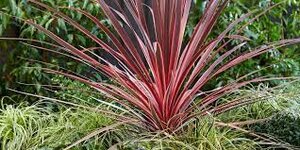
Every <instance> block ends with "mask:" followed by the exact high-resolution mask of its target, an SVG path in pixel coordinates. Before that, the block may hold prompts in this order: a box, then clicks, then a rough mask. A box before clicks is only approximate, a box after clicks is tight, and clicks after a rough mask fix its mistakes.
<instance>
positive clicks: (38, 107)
mask: <svg viewBox="0 0 300 150" xmlns="http://www.w3.org/2000/svg"><path fill="white" fill-rule="evenodd" d="M4 100H7V99H6V98H5V99H3V101H4ZM45 104H46V103H44V102H43V103H39V104H35V105H32V106H27V105H25V104H20V105H18V106H13V105H2V107H1V109H0V140H1V141H0V145H1V149H2V150H35V149H63V148H65V147H67V146H68V145H70V144H72V143H74V142H75V141H76V140H79V139H80V138H82V136H84V135H86V134H88V133H90V132H92V131H94V130H96V129H98V128H103V127H105V126H108V125H110V124H112V123H113V120H112V119H110V118H109V117H106V116H104V115H101V114H99V113H96V112H93V111H88V110H85V109H82V108H76V107H72V108H70V107H69V108H68V109H66V108H64V106H63V105H59V108H60V109H59V110H58V111H53V110H51V109H49V106H48V108H47V107H45ZM122 138H123V135H122V132H121V131H118V132H114V131H112V130H111V131H107V132H103V133H102V134H101V135H96V136H95V137H94V138H92V139H89V140H87V141H86V142H84V143H82V144H79V145H77V146H75V147H74V149H82V148H86V149H103V150H106V149H108V148H109V147H111V146H112V145H113V144H114V143H118V142H119V141H122V140H121V139H122Z"/></svg>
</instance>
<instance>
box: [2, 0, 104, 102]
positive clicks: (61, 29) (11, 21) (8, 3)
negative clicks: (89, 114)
mask: <svg viewBox="0 0 300 150" xmlns="http://www.w3.org/2000/svg"><path fill="white" fill-rule="evenodd" d="M43 2H45V3H47V4H48V5H51V6H55V7H56V8H60V10H61V11H63V12H64V13H66V14H67V15H69V16H71V17H72V18H73V19H74V20H77V21H79V22H80V23H81V24H82V25H83V26H85V27H86V28H87V29H89V30H91V31H92V32H93V34H95V35H97V36H98V37H101V38H104V39H105V38H106V36H105V34H103V33H102V32H100V31H98V30H96V28H95V25H94V24H93V23H92V22H91V21H88V19H87V18H85V17H83V16H82V15H81V14H80V13H78V12H75V11H71V10H70V9H68V8H67V7H74V8H81V9H84V10H87V11H89V12H90V13H92V14H93V15H94V16H97V17H98V18H101V16H102V14H101V12H100V8H99V6H97V5H94V4H93V3H92V2H91V1H89V0H84V1H73V0H58V1H57V0H43ZM0 9H1V10H0V11H1V12H2V13H0V22H1V23H0V36H3V37H16V38H18V37H23V38H29V39H37V40H40V41H48V42H50V41H51V40H49V39H48V38H47V36H45V34H44V33H42V32H39V31H37V30H36V29H34V28H33V27H31V26H28V25H25V24H24V22H23V21H21V20H19V18H22V19H34V20H35V21H36V22H37V23H39V24H40V25H43V26H45V27H46V28H47V29H49V30H51V31H54V32H55V33H57V35H59V36H60V37H63V38H64V39H65V40H67V41H68V42H70V43H72V44H73V45H76V46H77V47H81V46H83V47H96V45H95V44H92V42H90V41H89V40H88V39H87V38H86V37H84V36H83V35H81V34H80V32H77V30H75V29H74V28H70V27H69V26H68V25H67V24H66V23H65V21H64V20H62V19H58V18H56V17H55V16H52V15H51V14H50V13H48V12H45V11H44V10H39V9H37V8H35V7H32V6H30V5H28V4H27V3H26V1H21V0H20V1H16V0H5V1H1V2H0ZM13 16H14V17H13ZM103 22H106V21H105V20H103ZM4 31H5V32H4ZM29 43H31V42H29ZM35 45H38V46H41V47H46V48H49V49H51V50H54V51H57V52H59V51H60V50H59V49H57V48H53V47H50V46H46V45H44V44H39V43H35ZM54 56H55V57H54ZM0 57H1V59H0V69H1V70H0V75H1V78H0V83H1V85H0V97H1V95H10V94H11V93H8V91H7V90H5V87H11V88H14V89H17V90H22V91H26V92H30V93H43V94H47V92H45V91H44V90H41V89H42V88H41V86H42V85H49V84H50V83H51V82H52V81H51V80H50V79H51V78H52V76H51V75H49V74H47V73H44V72H43V71H42V68H45V67H47V68H49V67H50V68H52V69H58V67H56V66H55V65H59V66H60V69H62V68H63V69H67V70H72V71H75V72H77V73H81V74H83V75H86V76H93V77H94V78H95V79H97V78H99V75H94V74H91V73H90V70H88V69H87V67H86V66H85V65H83V64H80V63H77V62H75V61H73V60H72V59H70V58H66V57H62V56H59V55H57V54H55V53H53V52H49V51H45V50H39V49H35V48H33V47H31V46H30V45H26V44H24V43H23V42H17V41H3V40H1V41H0ZM41 62H45V63H48V64H45V63H41ZM50 64H53V65H50Z"/></svg>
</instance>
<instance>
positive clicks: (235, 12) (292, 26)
mask: <svg viewBox="0 0 300 150" xmlns="http://www.w3.org/2000/svg"><path fill="white" fill-rule="evenodd" d="M195 2H196V3H195V6H194V9H193V12H192V16H191V18H190V23H189V25H190V28H188V31H187V35H189V33H190V32H191V30H192V28H191V27H193V25H194V24H195V22H196V21H197V20H198V19H199V17H198V16H199V15H200V14H201V13H202V12H203V10H204V6H205V3H206V1H205V0H196V1H195ZM280 2H282V4H280V5H278V6H276V7H275V8H273V9H272V10H270V11H269V12H267V13H266V14H265V15H263V16H261V17H260V18H258V19H257V20H256V21H255V22H253V23H251V24H250V25H249V26H248V27H247V28H245V29H244V32H245V34H244V36H245V37H247V38H249V39H250V40H251V41H249V42H248V43H247V46H245V47H244V50H241V52H243V51H245V50H247V49H251V48H254V47H256V46H258V45H263V44H264V43H268V42H271V41H277V40H280V39H288V38H295V37H299V36H300V26H299V23H300V15H299V13H300V9H299V8H300V3H299V2H298V1H294V0H287V1H282V0H232V1H231V3H230V4H229V6H228V7H227V8H226V9H225V11H224V12H223V15H222V17H221V19H220V20H219V22H218V25H217V26H216V28H215V30H214V33H213V35H211V36H215V35H217V34H218V33H220V31H223V30H224V29H225V28H226V27H227V24H228V23H229V22H231V21H233V20H235V19H237V18H238V17H240V16H241V15H242V14H245V13H246V12H249V11H253V10H261V11H262V10H265V9H267V8H268V7H270V6H272V5H275V4H278V3H280ZM246 21H249V20H246ZM227 48H228V49H230V47H227ZM298 49H299V45H298V46H297V45H296V46H290V47H287V48H281V49H274V50H272V51H270V52H268V53H266V54H263V55H261V56H259V57H256V58H254V59H251V60H248V61H246V62H245V63H243V64H241V65H239V66H237V67H235V68H233V69H231V70H229V71H227V72H226V73H225V74H224V75H223V76H222V77H220V78H217V79H216V80H215V82H214V83H212V85H221V84H222V83H223V82H225V81H228V80H232V79H235V78H236V77H239V76H242V75H245V74H247V73H249V72H251V71H253V70H255V69H256V70H259V69H262V68H266V69H263V70H261V71H260V72H259V73H257V74H256V75H255V77H258V76H266V75H268V76H274V75H276V76H295V75H300V70H299V69H300V68H299V66H300V59H299V58H300V57H299V56H300V52H299V51H298ZM252 77H254V76H252ZM274 83H278V81H276V82H275V81H274Z"/></svg>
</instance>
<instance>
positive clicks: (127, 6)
mask: <svg viewBox="0 0 300 150" xmlns="http://www.w3.org/2000/svg"><path fill="white" fill-rule="evenodd" d="M28 2H31V3H34V4H35V5H38V7H39V8H45V9H47V10H48V11H50V12H52V13H53V14H54V15H55V16H56V17H60V18H62V19H64V20H65V21H66V22H67V23H69V24H70V25H72V26H73V27H75V28H76V29H78V30H79V31H81V32H82V33H83V34H84V35H85V36H86V37H87V38H90V39H91V40H93V41H94V42H96V43H97V44H98V45H99V47H100V48H101V50H102V51H105V52H107V53H108V54H110V55H111V56H112V57H113V58H114V61H117V62H118V64H117V65H116V64H115V63H112V61H111V60H108V59H105V58H103V57H101V56H98V55H96V53H95V51H96V49H91V48H84V49H82V48H80V49H79V48H77V47H78V46H77V47H75V46H72V45H71V44H69V43H68V42H66V41H64V40H63V39H62V38H60V37H58V36H57V35H55V34H54V33H52V32H50V31H49V30H46V29H45V28H43V27H42V26H40V25H38V24H36V23H34V22H33V21H31V20H27V21H26V23H28V24H30V25H32V26H34V27H35V28H37V29H39V30H40V31H42V32H44V33H45V34H47V35H48V36H49V37H50V38H52V39H53V40H54V41H56V42H57V43H58V44H59V45H60V46H61V47H63V48H64V50H65V51H66V52H67V53H70V54H72V55H74V56H73V57H75V59H76V60H79V61H81V62H83V63H85V64H88V65H89V66H91V67H92V68H93V69H95V70H97V71H99V72H101V73H102V74H104V75H106V76H107V77H109V78H111V79H112V80H114V81H115V83H114V84H109V83H103V82H95V81H92V80H89V79H86V78H84V77H81V76H77V75H74V74H68V73H62V72H57V71H52V72H53V73H60V74H63V75H66V76H68V77H71V78H73V79H75V80H79V81H81V82H84V83H86V84H88V85H89V86H91V87H93V88H94V89H96V90H98V91H100V92H102V93H104V94H106V95H107V96H109V97H110V98H112V99H114V100H115V101H117V102H118V103H119V104H121V105H122V106H124V107H126V108H133V109H132V110H133V111H135V112H137V113H135V114H136V115H137V116H136V117H138V118H139V120H140V121H141V122H143V123H144V124H145V126H146V127H147V128H148V129H150V130H152V131H157V130H165V131H168V132H173V131H175V130H176V129H178V128H179V127H181V126H182V125H184V123H185V122H187V121H189V120H191V119H192V118H194V117H196V116H204V115H207V114H219V113H222V112H224V111H227V110H229V109H232V108H235V107H238V106H242V105H245V104H248V103H250V102H251V101H249V100H243V99H240V100H234V101H231V102H228V103H224V104H221V105H217V106H214V107H213V106H212V104H213V103H215V102H216V101H217V100H218V99H219V98H220V97H221V96H224V95H225V94H228V93H230V92H232V91H234V90H236V89H237V88H240V87H242V86H244V85H246V84H249V83H251V82H259V81H263V80H265V79H264V78H257V79H252V80H250V81H242V80H240V79H238V80H236V81H235V82H233V83H230V84H228V85H226V86H222V87H220V88H217V89H215V90H212V91H209V92H203V91H201V90H203V87H204V86H205V85H206V84H207V82H208V81H210V80H211V79H213V78H215V77H216V76H218V75H220V74H221V73H223V72H224V71H226V70H228V69H229V68H231V67H233V66H235V65H237V64H240V63H241V62H243V61H245V60H247V59H250V58H253V57H255V56H258V55H260V54H262V53H265V52H267V51H269V50H271V49H274V48H279V47H282V46H286V45H290V44H295V43H298V42H300V39H287V40H281V41H277V42H273V43H269V44H268V45H264V46H261V47H257V48H256V49H253V50H251V51H248V52H245V53H240V54H238V55H237V56H232V55H233V53H235V52H236V51H238V50H239V49H241V47H243V46H244V45H245V43H246V42H245V41H246V40H245V39H246V38H244V37H243V36H242V35H240V33H241V31H242V30H243V28H245V27H246V26H247V24H249V23H251V22H253V21H254V20H255V19H256V18H257V17H258V16H259V15H257V16H256V17H253V18H252V19H250V20H249V22H248V23H247V24H245V25H244V26H240V27H239V29H238V30H237V31H236V32H231V31H232V30H233V28H235V27H237V25H238V24H240V23H242V22H243V21H245V19H246V18H249V17H250V16H252V15H253V13H254V12H250V13H247V14H245V15H243V16H241V17H240V18H238V19H237V20H235V21H234V22H232V23H231V24H229V25H228V28H227V29H226V30H225V31H223V32H222V33H220V34H219V35H218V36H217V37H215V38H214V39H211V38H208V36H209V34H210V33H211V31H212V29H213V27H214V25H215V24H216V21H217V19H218V17H219V16H220V14H221V12H222V10H223V9H224V8H225V6H226V5H227V4H228V0H210V1H208V3H207V5H206V9H205V11H204V13H203V15H202V17H201V18H200V21H199V22H198V24H197V25H196V26H195V28H194V30H193V34H192V36H191V37H190V38H189V40H188V42H184V33H185V29H186V26H187V22H188V17H189V12H190V8H191V4H192V0H151V3H150V4H148V5H146V4H145V3H144V1H143V0H122V1H121V2H120V1H119V0H111V1H110V2H109V3H108V2H107V1H105V0H97V3H99V5H100V6H101V8H102V9H103V12H104V13H105V15H106V16H107V18H108V19H109V20H110V22H111V25H112V26H113V28H114V30H113V31H112V30H110V28H109V27H107V26H104V25H103V24H102V22H101V21H100V20H99V19H98V18H96V17H94V16H92V15H91V14H90V13H89V12H86V11H84V10H79V9H75V8H70V9H73V10H75V11H78V12H81V13H82V14H83V15H84V16H85V17H88V18H89V19H90V20H91V21H93V22H94V23H95V25H97V26H98V28H99V29H101V30H102V31H104V32H105V33H106V34H107V36H108V37H109V39H110V43H107V42H105V41H104V40H103V39H99V38H98V37H96V36H95V35H93V34H92V33H91V32H90V31H89V30H87V29H86V28H84V27H83V26H81V25H80V24H79V23H77V22H75V21H74V20H72V19H71V18H70V17H68V16H66V15H65V14H63V13H61V12H59V11H58V10H57V9H54V8H51V7H49V6H47V5H46V4H43V3H41V2H38V1H36V0H28ZM121 3H122V4H123V7H121ZM266 11H267V10H266ZM262 13H265V12H262ZM149 18H150V19H149ZM229 32H230V33H231V34H229ZM233 33H234V34H233ZM237 39H238V40H239V41H240V44H238V45H237V46H234V47H232V46H231V48H230V49H226V48H228V47H230V46H228V45H229V44H230V43H232V42H231V41H232V40H237ZM197 97H199V98H198V100H196V98H197Z"/></svg>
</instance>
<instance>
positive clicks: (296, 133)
mask: <svg viewBox="0 0 300 150" xmlns="http://www.w3.org/2000/svg"><path fill="white" fill-rule="evenodd" d="M252 129H253V130H254V131H256V132H258V133H265V134H268V135H271V136H273V137H275V138H277V139H280V140H282V141H284V142H288V143H290V144H291V145H294V146H300V117H299V116H298V117H295V116H294V115H292V114H279V115H276V116H274V117H273V118H272V119H271V120H270V121H267V122H265V123H262V124H259V125H256V126H254V127H252Z"/></svg>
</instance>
